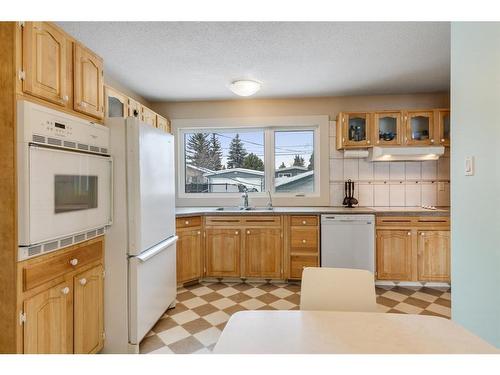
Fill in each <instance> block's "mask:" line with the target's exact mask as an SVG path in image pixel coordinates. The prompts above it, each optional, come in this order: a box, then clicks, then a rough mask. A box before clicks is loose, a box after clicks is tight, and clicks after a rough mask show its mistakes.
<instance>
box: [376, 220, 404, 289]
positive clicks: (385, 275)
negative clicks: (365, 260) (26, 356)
mask: <svg viewBox="0 0 500 375" xmlns="http://www.w3.org/2000/svg"><path fill="white" fill-rule="evenodd" d="M411 265H412V236H411V231H410V230H397V229H394V230H392V229H391V230H378V231H377V278H378V279H379V280H411V278H412V267H411Z"/></svg>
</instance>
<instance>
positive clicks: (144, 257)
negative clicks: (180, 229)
mask: <svg viewBox="0 0 500 375" xmlns="http://www.w3.org/2000/svg"><path fill="white" fill-rule="evenodd" d="M178 239H179V237H178V236H173V237H170V238H168V239H167V240H165V241H162V242H160V243H159V244H157V245H155V246H153V247H151V248H150V249H148V250H146V251H144V252H143V253H141V254H139V255H137V256H135V257H134V258H136V259H138V260H140V261H141V262H146V261H147V260H148V259H150V258H152V257H154V256H155V255H156V254H158V253H161V252H162V251H163V250H165V249H166V248H167V247H170V246H172V245H173V244H175V243H176V242H177V240H178Z"/></svg>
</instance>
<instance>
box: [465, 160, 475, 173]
mask: <svg viewBox="0 0 500 375" xmlns="http://www.w3.org/2000/svg"><path fill="white" fill-rule="evenodd" d="M465 175H466V176H474V156H467V157H466V158H465Z"/></svg>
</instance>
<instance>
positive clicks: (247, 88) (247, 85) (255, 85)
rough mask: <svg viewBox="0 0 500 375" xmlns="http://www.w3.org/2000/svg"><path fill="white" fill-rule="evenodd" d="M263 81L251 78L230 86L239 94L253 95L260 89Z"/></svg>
mask: <svg viewBox="0 0 500 375" xmlns="http://www.w3.org/2000/svg"><path fill="white" fill-rule="evenodd" d="M260 87H261V83H260V82H256V81H250V80H240V81H234V82H232V83H231V86H229V88H230V89H231V91H232V92H234V93H235V94H236V95H239V96H251V95H253V94H255V93H256V92H257V91H259V90H260Z"/></svg>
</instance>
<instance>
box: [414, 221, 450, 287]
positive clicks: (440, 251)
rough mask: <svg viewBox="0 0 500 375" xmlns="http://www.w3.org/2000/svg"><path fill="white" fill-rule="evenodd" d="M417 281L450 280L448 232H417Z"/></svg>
mask: <svg viewBox="0 0 500 375" xmlns="http://www.w3.org/2000/svg"><path fill="white" fill-rule="evenodd" d="M417 243H418V279H419V280H420V281H449V280H450V232H449V231H437V230H430V231H419V232H418V239H417Z"/></svg>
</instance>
